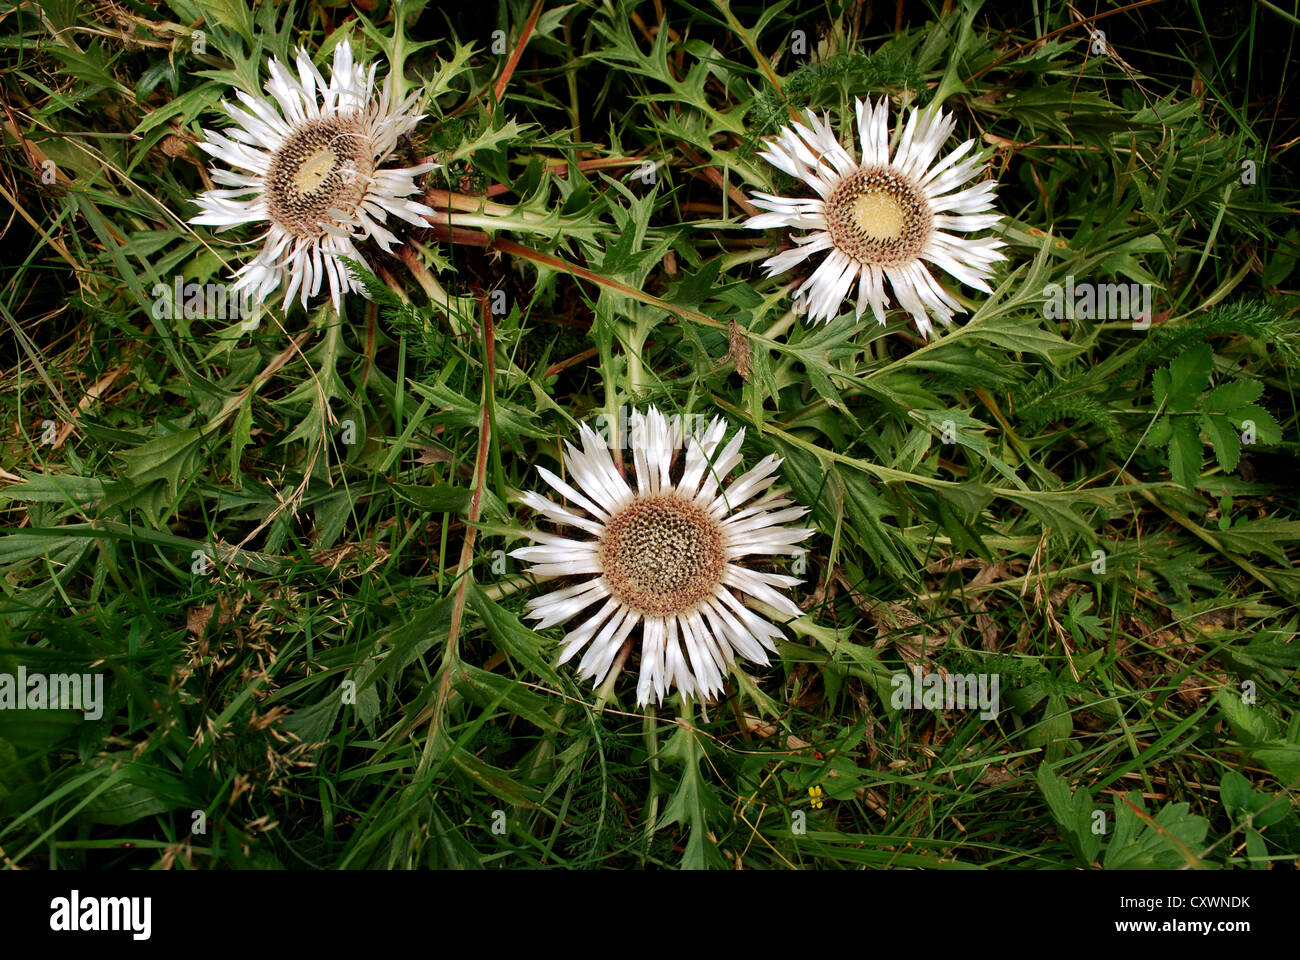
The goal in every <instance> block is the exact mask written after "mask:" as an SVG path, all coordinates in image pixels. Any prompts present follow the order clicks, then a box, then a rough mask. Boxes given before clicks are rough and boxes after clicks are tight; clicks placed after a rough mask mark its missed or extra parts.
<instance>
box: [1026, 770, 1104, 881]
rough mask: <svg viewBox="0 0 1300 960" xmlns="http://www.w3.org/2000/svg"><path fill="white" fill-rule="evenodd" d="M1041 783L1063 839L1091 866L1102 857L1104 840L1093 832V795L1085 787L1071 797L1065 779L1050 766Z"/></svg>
mask: <svg viewBox="0 0 1300 960" xmlns="http://www.w3.org/2000/svg"><path fill="white" fill-rule="evenodd" d="M1037 780H1038V789H1039V790H1041V791H1042V794H1043V798H1044V799H1045V800H1046V801H1047V807H1048V809H1049V810H1050V811H1051V814H1052V818H1053V819H1054V820H1055V821H1056V825H1057V826H1058V827H1060V829H1061V836H1062V837H1063V838H1064V839H1065V841H1066V843H1068V844H1069V845H1070V849H1071V850H1072V851H1074V855H1075V856H1076V857H1078V858H1079V860H1080V862H1082V863H1083V864H1084V865H1085V866H1088V865H1091V864H1092V863H1093V862H1094V861H1095V860H1096V859H1097V855H1098V854H1099V853H1101V837H1100V836H1098V835H1097V834H1095V833H1093V832H1092V823H1093V816H1092V811H1093V801H1092V794H1090V793H1089V792H1088V790H1087V789H1085V788H1084V787H1083V786H1080V787H1079V788H1078V789H1077V790H1075V791H1074V792H1073V793H1071V792H1070V785H1069V784H1068V783H1066V781H1065V778H1064V777H1060V776H1058V775H1056V774H1055V773H1053V772H1052V770H1051V768H1050V767H1049V766H1048V765H1047V764H1046V763H1042V764H1040V765H1039V767H1038V774H1037Z"/></svg>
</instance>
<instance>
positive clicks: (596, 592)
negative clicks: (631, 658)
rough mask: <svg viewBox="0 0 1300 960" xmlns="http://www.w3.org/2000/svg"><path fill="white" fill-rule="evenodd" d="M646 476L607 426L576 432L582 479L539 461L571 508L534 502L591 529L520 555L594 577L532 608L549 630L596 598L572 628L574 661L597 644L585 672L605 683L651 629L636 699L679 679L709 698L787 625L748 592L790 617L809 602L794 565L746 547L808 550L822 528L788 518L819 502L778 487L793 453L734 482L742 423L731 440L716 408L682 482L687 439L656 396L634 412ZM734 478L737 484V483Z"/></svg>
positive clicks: (758, 658) (572, 455) (534, 565)
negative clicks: (798, 598)
mask: <svg viewBox="0 0 1300 960" xmlns="http://www.w3.org/2000/svg"><path fill="white" fill-rule="evenodd" d="M629 422H630V427H631V430H630V440H631V447H632V451H633V456H632V460H633V469H634V473H635V478H634V481H633V482H632V483H629V481H628V480H626V479H624V477H623V475H622V474H621V473H620V472H619V471H618V469H617V468H616V467H615V465H614V460H613V458H612V456H611V455H610V452H609V448H608V446H607V445H606V443H605V442H604V441H603V440H602V439H601V438H600V436H599V435H598V434H597V433H596V431H594V430H592V429H591V428H590V427H588V426H587V425H586V424H583V425H582V428H581V431H580V439H581V443H582V449H581V450H579V449H578V448H577V447H575V446H573V445H572V444H570V443H568V442H567V441H566V443H565V457H564V463H565V467H566V469H567V471H568V472H569V474H570V479H571V480H572V485H570V484H569V483H566V482H565V481H564V480H561V479H560V478H559V477H557V476H556V475H555V474H553V473H551V472H550V471H549V470H547V469H546V468H545V467H540V466H539V467H538V468H537V472H538V473H540V474H541V476H542V479H544V480H545V481H546V482H547V483H548V484H549V485H550V486H551V487H553V488H554V489H555V490H556V491H558V492H559V493H560V494H561V495H562V496H563V497H564V498H565V499H566V500H567V501H568V502H569V504H570V505H571V506H569V507H565V506H561V505H560V504H557V503H555V502H554V501H552V500H550V499H548V498H546V497H543V496H541V495H540V494H537V493H535V492H533V491H526V492H525V493H524V494H523V502H524V504H525V505H527V506H528V507H530V508H532V509H533V510H535V511H537V512H538V513H540V514H542V515H543V516H546V517H548V518H550V519H551V520H554V521H555V522H556V523H558V524H562V525H564V526H568V527H572V528H574V529H576V530H578V531H582V532H584V533H586V534H589V535H590V537H591V539H582V540H579V539H571V538H569V537H564V536H559V535H557V534H551V533H542V532H540V531H529V532H528V536H529V537H530V538H531V539H532V540H533V541H534V544H535V545H534V546H528V547H522V548H519V549H516V550H514V551H512V552H511V556H513V557H517V558H518V559H520V560H525V561H528V562H529V564H530V566H529V567H528V572H530V573H533V574H537V575H539V576H542V575H546V576H565V577H584V578H586V579H584V580H582V582H580V583H577V584H574V585H572V586H568V587H564V588H563V589H560V590H555V591H552V592H550V593H546V594H543V595H541V596H539V597H535V598H534V599H532V600H530V601H529V603H528V611H529V612H528V613H527V614H526V616H527V617H528V618H529V619H532V620H536V621H538V622H537V623H536V624H535V629H537V630H544V629H546V628H548V627H551V626H554V625H555V624H558V623H564V622H565V621H567V620H570V619H571V618H573V617H575V616H577V614H579V613H580V612H581V611H583V610H586V609H587V608H588V607H591V606H593V605H595V604H598V603H599V604H600V607H599V608H598V609H597V611H596V612H595V613H594V614H593V615H592V616H590V617H588V618H587V619H586V620H585V621H584V622H583V623H582V624H581V625H580V626H578V627H577V628H576V629H574V630H571V631H570V632H569V633H568V635H567V636H566V637H565V638H564V651H563V653H562V655H561V657H560V662H561V663H564V662H566V661H568V660H569V659H571V658H572V657H574V656H576V655H577V654H578V652H579V651H581V650H583V648H586V653H585V654H583V657H582V660H581V661H580V663H579V665H578V673H579V675H580V676H582V677H587V678H590V679H591V680H592V683H593V684H594V685H599V684H600V683H601V681H602V680H604V678H605V677H606V675H607V674H608V673H609V670H610V667H611V666H612V665H613V662H614V658H615V656H616V655H617V654H618V651H619V649H620V648H621V647H622V646H623V643H624V641H625V640H626V639H627V638H628V636H629V635H630V634H631V633H632V631H633V629H635V628H636V627H637V626H638V625H639V626H640V627H641V673H640V678H639V680H638V682H637V691H636V693H637V704H638V705H639V706H644V705H646V704H648V703H649V702H650V696H651V693H652V692H653V694H654V697H655V699H656V701H657V702H659V703H662V702H663V698H664V696H665V694H666V693H668V692H669V691H670V690H671V689H672V688H673V687H676V688H677V689H678V690H680V691H681V692H682V693H683V694H685V695H686V696H688V697H699V698H700V699H703V700H709V699H712V698H713V697H715V696H717V694H719V693H721V692H722V688H723V677H724V675H725V674H726V673H727V671H728V670H729V669H730V667H731V665H732V664H733V663H734V661H735V659H736V655H737V654H740V655H741V656H743V657H746V658H748V659H750V660H753V661H755V662H756V663H760V664H767V663H768V662H769V661H768V657H767V653H768V652H772V653H775V652H776V646H775V644H774V642H773V641H774V640H775V639H777V638H778V637H781V636H783V634H782V632H781V630H780V628H778V627H777V626H775V625H774V624H772V623H771V622H770V621H768V620H767V619H765V618H764V617H762V616H760V615H759V614H758V613H756V612H755V611H753V610H751V609H750V608H749V607H747V606H745V605H744V604H743V603H742V602H741V599H740V596H741V595H748V596H750V597H752V598H754V599H756V600H759V601H761V602H763V603H765V604H767V605H768V606H770V607H772V608H773V609H774V610H776V611H777V612H778V613H780V614H782V615H784V616H787V617H799V616H802V615H803V611H801V610H800V609H799V607H797V606H796V605H795V604H794V602H793V601H792V600H790V599H789V597H787V596H786V595H785V594H784V593H783V592H781V591H782V589H783V588H788V587H791V586H794V585H795V584H797V583H799V580H798V578H796V577H791V576H786V575H784V574H777V573H768V572H762V571H758V570H752V569H749V568H747V567H745V566H742V565H741V564H740V563H739V562H738V561H740V560H741V559H743V558H745V557H763V556H772V555H777V554H785V555H791V556H792V555H796V554H798V553H800V552H802V551H801V548H799V547H797V546H796V544H798V543H800V542H801V541H803V540H804V539H806V538H807V537H809V536H811V535H812V533H813V532H814V531H813V530H812V529H810V528H795V527H787V526H783V524H785V523H787V522H789V521H792V520H796V519H798V518H799V517H802V516H803V515H804V514H806V513H807V512H808V510H807V508H806V507H802V506H794V505H792V504H793V501H791V500H789V499H787V498H785V497H784V496H783V495H782V493H783V491H781V490H778V489H774V488H773V484H774V483H776V481H777V478H778V477H777V469H778V467H779V466H780V465H781V460H780V458H778V457H776V456H775V455H771V456H768V457H765V458H764V459H763V460H762V461H760V462H759V463H758V464H757V465H756V466H754V467H753V469H751V470H749V471H748V472H746V473H744V474H742V475H741V476H739V477H737V478H736V479H734V480H732V481H731V482H730V483H727V482H726V481H727V478H728V476H729V475H730V474H731V472H732V470H733V469H735V467H736V466H737V465H739V463H740V460H741V454H740V447H741V444H742V443H743V442H744V438H745V431H744V429H743V428H742V429H741V430H739V431H737V432H736V434H735V436H733V437H732V438H731V440H730V441H729V442H728V443H727V444H726V445H725V446H723V445H722V441H723V437H724V436H725V434H726V431H727V423H726V421H725V420H723V419H722V418H721V417H717V418H715V419H714V420H713V421H712V422H711V423H710V424H709V426H708V427H707V429H705V430H704V431H703V432H702V435H701V436H699V437H694V436H687V437H686V438H685V447H686V451H685V457H684V463H682V464H681V471H680V475H679V476H678V478H677V479H676V480H673V479H672V474H673V467H674V461H675V460H681V459H683V458H677V457H674V450H675V449H676V448H677V447H678V445H679V444H678V442H677V437H675V436H674V433H675V431H674V429H673V427H672V426H671V425H670V423H669V421H668V420H667V418H665V417H664V416H663V414H661V413H660V412H659V411H658V410H657V409H655V408H654V407H650V408H649V411H648V412H647V413H646V414H645V415H642V414H641V412H640V411H634V412H633V414H632V416H631V417H630V418H629ZM719 448H721V449H719ZM724 484H725V485H724Z"/></svg>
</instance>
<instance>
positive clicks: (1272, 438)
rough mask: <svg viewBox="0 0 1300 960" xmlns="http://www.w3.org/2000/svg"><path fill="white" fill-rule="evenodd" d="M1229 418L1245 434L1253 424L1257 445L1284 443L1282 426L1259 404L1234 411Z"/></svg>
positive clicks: (1247, 405)
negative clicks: (1247, 428)
mask: <svg viewBox="0 0 1300 960" xmlns="http://www.w3.org/2000/svg"><path fill="white" fill-rule="evenodd" d="M1228 416H1229V418H1230V419H1231V420H1232V422H1233V423H1235V424H1236V425H1237V426H1238V427H1240V428H1241V429H1242V431H1243V432H1245V430H1246V424H1247V423H1250V424H1252V425H1253V427H1254V431H1255V441H1254V442H1256V443H1281V442H1282V426H1281V424H1279V423H1278V422H1277V421H1276V420H1274V419H1273V415H1272V414H1271V413H1269V412H1268V411H1267V410H1265V409H1264V408H1263V407H1261V406H1259V405H1258V404H1254V403H1247V404H1245V405H1244V406H1240V407H1238V408H1237V409H1236V410H1233V411H1232V412H1231V413H1230V414H1228ZM1242 439H1243V440H1244V439H1245V438H1244V437H1243V438H1242Z"/></svg>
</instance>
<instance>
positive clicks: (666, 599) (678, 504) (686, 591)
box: [600, 494, 726, 616]
mask: <svg viewBox="0 0 1300 960" xmlns="http://www.w3.org/2000/svg"><path fill="white" fill-rule="evenodd" d="M600 559H601V565H602V569H603V570H604V574H605V580H606V582H608V584H609V588H610V590H611V591H612V592H613V594H614V596H615V597H617V598H618V600H619V601H620V602H621V603H623V604H624V605H626V606H628V607H630V608H632V609H633V610H635V611H636V612H638V613H640V614H642V615H648V616H672V615H673V614H678V613H685V612H687V611H688V610H691V609H693V608H694V607H696V606H697V605H698V604H699V603H700V602H701V601H703V600H704V599H705V598H707V597H710V596H712V595H713V589H714V587H716V586H717V585H718V583H719V582H720V581H721V580H722V573H723V569H724V568H725V566H726V554H725V552H724V550H723V547H722V527H721V526H720V525H719V523H718V522H717V521H716V520H714V519H713V518H712V517H711V516H709V515H708V514H707V513H706V512H705V511H704V510H702V509H700V508H699V507H697V506H696V505H695V504H693V503H691V502H690V501H689V500H686V499H684V498H682V497H678V496H676V495H674V494H662V495H651V496H642V497H638V498H637V499H635V500H633V501H632V502H631V503H630V504H628V505H627V506H626V507H624V508H623V509H622V510H620V511H619V512H618V513H616V514H615V515H614V516H613V517H611V518H610V520H609V522H608V523H607V524H606V525H605V535H604V536H603V537H601V539H600Z"/></svg>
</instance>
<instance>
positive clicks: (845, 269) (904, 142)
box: [745, 97, 1006, 337]
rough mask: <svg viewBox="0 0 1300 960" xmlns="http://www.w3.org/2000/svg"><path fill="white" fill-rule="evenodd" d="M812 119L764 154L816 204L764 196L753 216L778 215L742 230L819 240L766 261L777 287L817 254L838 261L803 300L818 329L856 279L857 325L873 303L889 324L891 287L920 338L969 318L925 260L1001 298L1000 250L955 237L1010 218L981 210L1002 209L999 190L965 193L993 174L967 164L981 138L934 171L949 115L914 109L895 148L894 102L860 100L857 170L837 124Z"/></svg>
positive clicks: (800, 293) (807, 287)
mask: <svg viewBox="0 0 1300 960" xmlns="http://www.w3.org/2000/svg"><path fill="white" fill-rule="evenodd" d="M807 113H808V126H805V125H803V124H802V123H792V124H790V125H789V126H787V127H783V128H782V129H781V132H780V133H779V134H778V135H777V136H776V137H775V138H773V139H771V140H769V141H767V144H768V147H767V150H765V151H763V152H761V153H760V154H759V156H761V157H763V158H764V159H766V160H767V161H768V162H769V163H771V164H772V165H773V166H775V167H776V168H778V169H779V170H783V171H785V172H786V173H788V174H790V175H791V176H793V177H797V178H799V179H800V180H802V181H803V182H804V183H806V184H808V186H810V187H812V189H813V190H815V191H816V192H817V196H818V197H819V199H815V200H813V199H795V198H789V197H777V196H773V195H771V194H767V193H755V194H754V199H753V203H754V206H756V207H758V208H759V209H761V210H767V211H770V212H768V213H760V214H756V215H755V216H752V217H750V218H749V219H748V220H746V221H745V226H747V227H751V228H753V229H756V230H764V229H768V228H770V227H793V228H797V229H806V230H810V231H812V232H811V233H807V234H803V235H801V236H794V237H792V238H791V239H793V240H794V242H795V244H796V246H795V247H794V249H792V250H786V251H784V252H782V253H778V254H777V255H776V256H774V257H772V258H770V259H768V260H766V261H764V264H763V265H764V266H765V267H767V268H768V271H767V275H768V276H769V277H770V276H774V275H775V274H778V273H783V272H784V271H786V270H789V269H790V268H791V267H793V266H794V265H795V264H797V263H801V262H802V261H803V260H804V259H806V258H807V257H808V256H809V255H811V254H813V253H816V252H818V251H821V250H829V251H830V253H829V254H828V255H827V256H826V259H824V260H823V261H822V262H821V264H820V265H819V266H818V267H817V269H816V270H815V271H814V272H813V274H812V275H811V276H810V277H809V278H808V279H807V280H805V281H804V282H803V284H802V285H801V286H800V287H799V288H798V289H797V290H796V291H795V310H796V312H803V311H805V310H806V311H807V312H808V316H809V319H810V320H813V321H817V320H827V321H829V320H830V319H831V318H832V317H834V316H835V315H836V314H837V313H838V312H839V309H840V307H841V305H842V304H843V302H844V299H845V297H847V296H849V295H850V291H851V289H852V286H853V282H854V281H855V280H856V281H857V282H858V295H857V301H858V319H859V320H861V319H862V314H863V313H865V312H866V309H867V307H868V305H869V306H870V307H871V309H872V311H873V312H874V313H875V316H876V320H877V321H878V322H880V323H881V324H883V323H884V322H885V305H886V299H885V281H886V280H888V281H889V285H890V287H891V288H892V289H893V291H894V296H895V297H896V298H897V299H898V302H899V303H900V304H901V305H902V307H903V308H904V309H905V310H906V311H907V312H908V313H910V314H911V315H912V319H913V320H915V321H916V327H917V329H918V330H919V331H920V332H921V335H922V336H924V337H929V335H930V332H931V330H932V329H933V327H932V325H931V323H930V316H931V315H933V316H934V317H937V318H938V319H939V320H941V321H942V322H943V323H944V324H945V325H947V326H951V325H952V317H953V314H954V313H964V312H965V310H964V308H963V307H962V306H961V305H960V304H959V303H957V301H956V300H954V299H953V297H952V295H951V294H949V293H948V292H947V291H946V290H944V288H943V287H942V286H940V285H939V283H938V282H937V281H936V280H935V278H934V276H933V275H932V274H931V272H930V270H929V268H928V267H927V266H926V265H925V263H923V262H922V261H928V262H929V263H932V264H934V265H935V266H936V267H939V268H941V269H942V270H944V271H946V272H947V273H949V274H951V275H952V276H953V277H955V278H957V279H958V280H960V281H962V282H963V283H965V284H967V285H969V286H972V287H974V288H975V289H977V290H982V291H984V292H985V293H991V292H992V291H991V290H990V289H989V285H988V284H987V283H986V282H985V281H987V280H988V278H989V277H990V276H991V275H992V271H991V269H990V264H992V263H993V262H994V261H995V260H1005V259H1006V257H1005V256H1004V255H1003V254H1001V253H999V252H998V248H999V247H1002V246H1004V244H1003V243H1002V241H1001V240H997V239H994V238H992V237H984V238H980V239H970V238H966V237H957V236H953V234H952V233H951V232H949V231H958V232H961V233H969V232H970V231H972V230H983V229H986V228H988V227H992V226H994V225H995V224H996V223H997V222H998V221H999V220H1001V219H1002V217H1001V215H1000V214H997V213H985V212H984V211H986V210H990V209H992V207H993V201H994V195H993V191H994V190H995V189H996V188H997V181H995V180H981V181H980V182H979V183H976V184H974V185H973V186H969V187H966V188H965V189H962V190H957V188H958V187H960V186H961V185H962V184H964V183H966V182H967V181H968V180H970V179H971V178H972V177H974V176H976V175H977V174H979V173H981V172H982V171H983V170H984V158H983V157H982V156H980V155H978V154H977V155H974V156H970V157H966V154H968V153H970V151H971V148H972V147H974V146H975V141H974V140H967V141H966V142H965V143H963V144H962V145H961V146H959V147H958V148H957V149H956V150H953V151H952V152H951V153H949V154H948V155H947V156H945V157H944V158H943V159H942V160H940V161H939V162H938V163H935V162H934V160H935V157H936V156H938V153H939V148H940V147H942V146H943V144H944V142H945V141H946V140H947V139H948V137H949V135H951V133H952V131H953V128H954V127H955V126H956V124H957V121H956V119H955V118H954V117H953V116H952V115H951V114H947V113H944V112H942V111H939V110H936V109H927V110H920V109H916V108H913V110H912V114H911V116H910V117H909V118H908V121H907V126H906V128H905V129H904V130H903V131H902V135H901V138H900V137H899V133H898V131H897V129H896V130H895V132H894V136H895V140H896V143H894V144H891V143H890V141H889V101H888V99H887V98H885V97H881V99H880V100H879V101H878V102H877V103H875V104H874V105H873V104H872V102H871V101H870V100H867V101H866V102H863V101H862V100H860V99H859V100H858V101H857V118H858V136H859V138H860V140H861V147H862V157H861V161H860V162H859V161H856V160H854V159H853V157H852V156H850V155H849V152H848V151H847V150H845V149H844V147H843V146H841V145H840V142H839V141H838V140H837V139H836V137H835V133H834V131H832V129H831V122H830V115H829V114H827V115H825V116H823V118H822V119H821V120H818V119H817V115H816V114H814V113H813V112H812V111H811V110H809V111H807ZM891 153H892V154H893V157H892V159H891V157H890V154H891ZM963 157H966V159H962V158H963ZM953 191H956V192H953Z"/></svg>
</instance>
